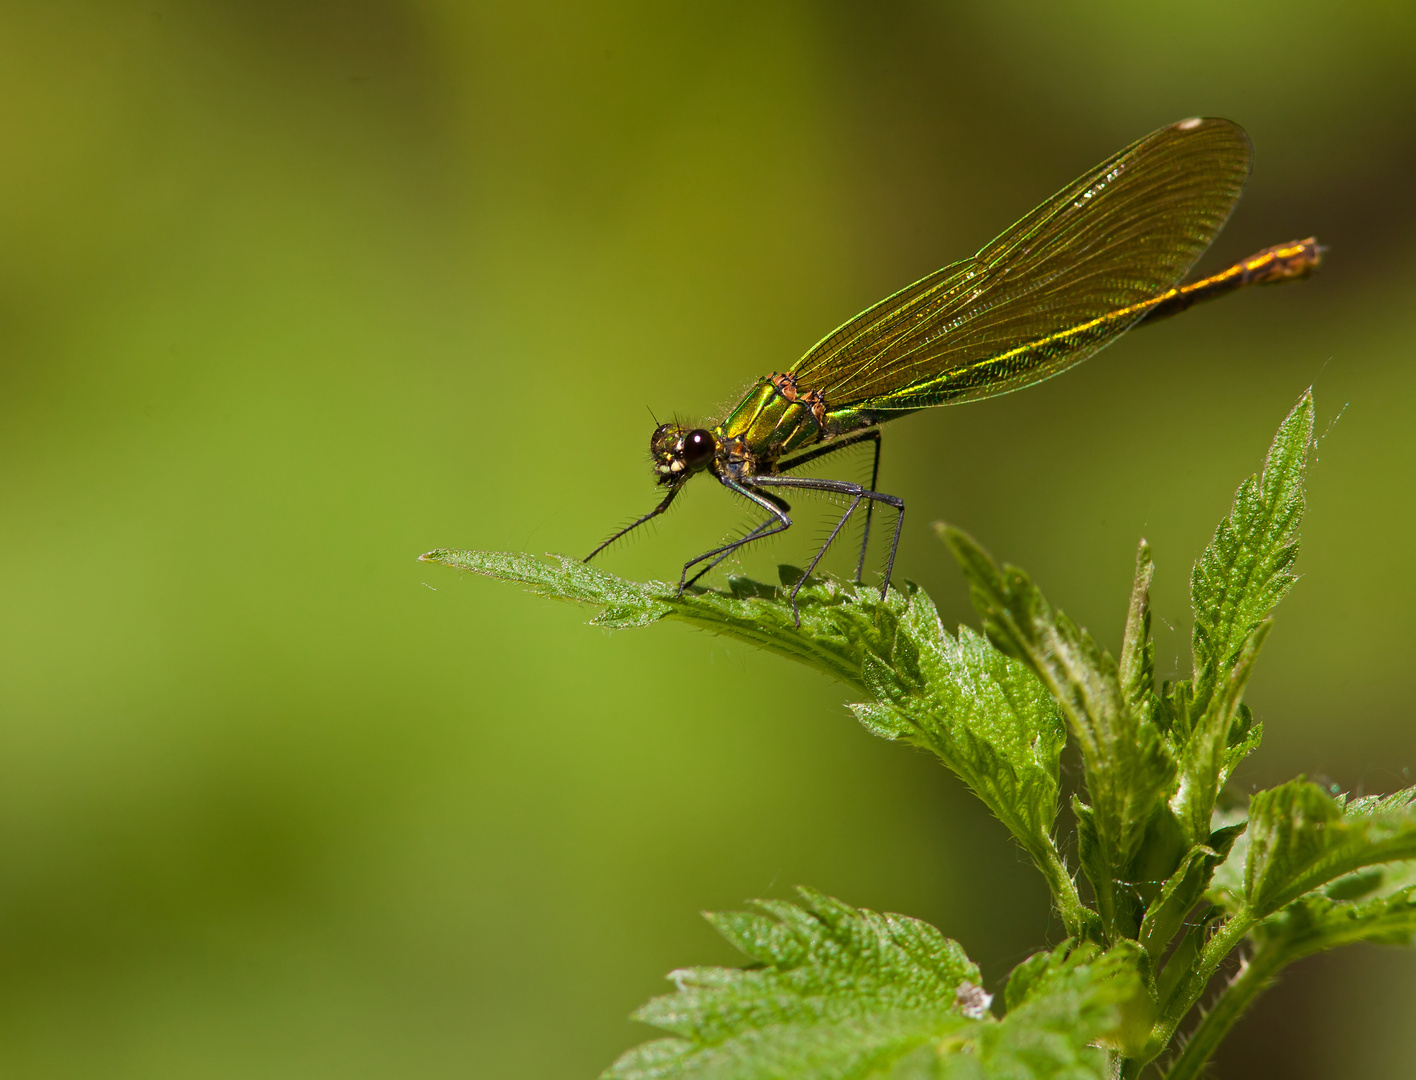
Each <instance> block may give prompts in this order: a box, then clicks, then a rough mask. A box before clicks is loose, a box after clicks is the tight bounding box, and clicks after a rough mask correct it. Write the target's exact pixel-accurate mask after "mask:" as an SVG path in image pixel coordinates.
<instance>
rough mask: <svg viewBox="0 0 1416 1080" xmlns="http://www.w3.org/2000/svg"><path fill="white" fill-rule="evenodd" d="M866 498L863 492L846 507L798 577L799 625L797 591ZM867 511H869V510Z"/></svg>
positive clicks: (794, 593) (798, 620) (794, 592)
mask: <svg viewBox="0 0 1416 1080" xmlns="http://www.w3.org/2000/svg"><path fill="white" fill-rule="evenodd" d="M864 498H865V496H864V495H863V494H862V495H857V496H856V497H855V498H854V499H852V500H851V504H850V506H848V507H846V512H845V513H844V514H842V515H841V520H840V521H838V522H836V527H835V528H834V529H832V530H831V535H830V536H828V537H826V542H825V543H824V544H822V545H821V550H820V551H818V552H817V553H816V557H815V558H813V559H812V560H811V562H810V563H808V564H807V567H806V571H805V573H803V574H802V575H801V577H799V578H797V583H796V584H795V585H793V586H792V595H791V604H792V615H794V616H795V617H796V624H797V626H800V625H801V613H800V612H799V611H797V604H796V598H797V593H799V592H801V587H802V586H803V585H805V584H806V579H807V578H809V577H811V575H812V574H813V573H814V572H815V571H816V564H817V563H819V562H820V561H821V560H822V559H823V558H824V557H825V555H826V552H827V551H828V550H829V549H830V547H831V545H832V544H834V543H835V542H836V537H837V536H839V535H840V534H841V530H842V529H843V528H845V525H846V522H847V521H849V520H850V517H851V515H852V514H854V513H855V509H856V507H857V506H859V505H860V500H861V499H864ZM871 502H873V500H870V499H867V500H866V504H867V506H869V504H870V503H871ZM867 513H869V511H868V510H867ZM856 581H857V582H859V581H860V578H856Z"/></svg>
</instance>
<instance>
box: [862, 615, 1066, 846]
mask: <svg viewBox="0 0 1416 1080" xmlns="http://www.w3.org/2000/svg"><path fill="white" fill-rule="evenodd" d="M915 606H916V608H922V607H923V605H922V604H921V603H920V602H919V600H918V599H917V600H916V604H915ZM905 640H909V641H912V642H914V643H915V644H916V645H917V646H918V649H917V652H916V653H915V655H914V657H913V665H912V667H913V673H914V677H913V679H911V680H910V685H908V686H906V685H902V684H901V681H900V679H899V675H898V668H899V665H897V667H895V668H891V667H889V666H887V665H885V664H884V663H882V662H881V661H878V660H875V659H874V658H868V661H867V663H866V665H865V678H866V684H867V685H868V686H869V687H870V689H871V690H872V692H873V693H874V694H875V696H876V697H877V698H879V699H880V700H881V701H882V702H883V703H882V704H862V705H853V706H851V708H852V709H853V710H854V711H855V713H856V715H857V717H859V718H860V720H861V722H862V723H863V724H865V725H866V726H867V727H868V728H869V729H870V730H872V731H874V732H876V733H877V734H881V735H885V736H886V737H888V738H894V739H898V740H900V741H903V742H908V743H912V744H914V745H916V746H922V747H925V748H927V749H929V750H931V751H933V752H934V753H935V754H937V755H938V756H939V758H940V759H941V760H942V761H943V762H944V764H945V765H947V766H948V767H949V768H950V769H951V770H952V771H953V772H954V773H955V774H956V775H957V776H958V777H959V778H960V779H961V780H963V782H964V783H965V784H967V785H968V786H969V787H970V788H971V789H972V790H973V791H974V793H975V794H976V795H978V797H979V798H980V799H982V800H983V802H984V804H985V805H986V806H987V807H988V808H989V810H991V811H992V812H993V814H994V815H995V816H996V817H997V818H998V820H999V821H1001V822H1002V823H1003V824H1004V825H1006V826H1007V827H1008V830H1009V831H1010V832H1011V833H1012V834H1013V835H1014V836H1015V837H1017V839H1018V840H1019V842H1020V843H1021V844H1022V845H1023V847H1024V848H1025V849H1026V850H1027V851H1028V852H1029V853H1030V854H1031V855H1032V856H1033V858H1034V860H1036V861H1037V862H1038V864H1039V866H1043V865H1045V864H1047V863H1049V862H1050V861H1051V860H1052V859H1054V858H1056V857H1057V856H1056V849H1055V847H1054V845H1053V842H1052V828H1053V825H1054V823H1055V821H1056V818H1057V800H1058V758H1059V756H1060V754H1061V751H1062V747H1063V744H1064V743H1065V741H1066V733H1065V730H1064V728H1063V725H1062V717H1061V714H1060V712H1059V710H1058V708H1057V704H1056V702H1054V701H1053V699H1052V697H1051V696H1050V695H1049V694H1048V692H1047V689H1046V688H1045V687H1044V686H1043V685H1042V684H1041V683H1040V682H1039V681H1038V679H1037V677H1036V676H1035V675H1034V674H1033V673H1032V672H1031V671H1029V670H1028V669H1027V668H1026V667H1024V666H1023V665H1022V664H1020V663H1019V662H1018V661H1016V660H1013V659H1011V658H1009V657H1006V656H1004V655H1003V654H1002V653H1000V652H999V651H998V650H996V649H994V648H992V647H991V646H990V645H989V644H988V642H987V641H985V640H984V639H983V637H982V636H981V635H979V634H977V633H976V632H974V631H972V630H969V629H968V628H966V627H961V628H960V630H959V636H958V637H957V638H951V637H950V636H949V635H947V634H942V633H941V634H937V635H928V636H926V635H924V634H915V635H909V636H908V637H906V638H905Z"/></svg>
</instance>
